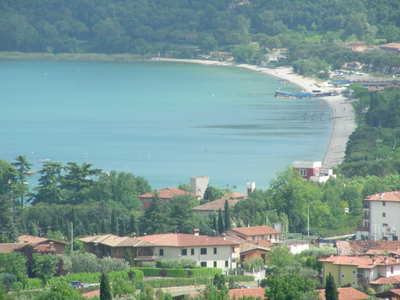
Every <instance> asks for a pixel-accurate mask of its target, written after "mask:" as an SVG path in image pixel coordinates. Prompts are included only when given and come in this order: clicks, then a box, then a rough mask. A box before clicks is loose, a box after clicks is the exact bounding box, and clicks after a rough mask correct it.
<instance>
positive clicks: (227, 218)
mask: <svg viewBox="0 0 400 300" xmlns="http://www.w3.org/2000/svg"><path fill="white" fill-rule="evenodd" d="M224 221H225V230H229V229H231V228H232V223H231V212H230V208H229V205H228V200H225V204H224Z"/></svg>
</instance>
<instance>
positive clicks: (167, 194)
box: [139, 187, 194, 199]
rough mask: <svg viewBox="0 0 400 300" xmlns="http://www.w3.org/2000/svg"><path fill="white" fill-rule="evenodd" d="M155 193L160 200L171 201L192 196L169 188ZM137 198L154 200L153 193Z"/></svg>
mask: <svg viewBox="0 0 400 300" xmlns="http://www.w3.org/2000/svg"><path fill="white" fill-rule="evenodd" d="M155 193H157V194H158V196H159V197H160V199H172V198H173V197H176V196H184V195H192V196H194V194H193V193H190V192H186V191H183V190H180V189H177V188H174V187H169V188H165V189H161V190H157V191H155ZM139 198H141V199H152V198H154V192H153V193H146V194H142V195H140V196H139Z"/></svg>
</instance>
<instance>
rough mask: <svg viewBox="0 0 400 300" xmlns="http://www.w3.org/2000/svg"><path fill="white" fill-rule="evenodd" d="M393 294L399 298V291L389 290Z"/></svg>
mask: <svg viewBox="0 0 400 300" xmlns="http://www.w3.org/2000/svg"><path fill="white" fill-rule="evenodd" d="M390 291H391V292H392V293H393V294H395V295H397V296H400V289H391V290H390Z"/></svg>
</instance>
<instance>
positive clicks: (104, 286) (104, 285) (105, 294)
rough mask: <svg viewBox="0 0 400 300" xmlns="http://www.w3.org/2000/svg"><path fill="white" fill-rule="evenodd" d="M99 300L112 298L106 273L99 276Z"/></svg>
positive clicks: (110, 299)
mask: <svg viewBox="0 0 400 300" xmlns="http://www.w3.org/2000/svg"><path fill="white" fill-rule="evenodd" d="M100 300H112V294H111V287H110V281H109V280H108V276H107V274H106V273H102V274H101V278H100Z"/></svg>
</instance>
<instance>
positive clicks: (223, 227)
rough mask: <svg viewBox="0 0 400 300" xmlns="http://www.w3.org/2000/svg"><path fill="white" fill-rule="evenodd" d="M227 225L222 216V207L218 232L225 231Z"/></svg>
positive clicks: (219, 211)
mask: <svg viewBox="0 0 400 300" xmlns="http://www.w3.org/2000/svg"><path fill="white" fill-rule="evenodd" d="M224 229H225V226H224V218H223V216H222V211H221V209H219V210H218V233H219V234H221V233H223V232H224Z"/></svg>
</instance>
